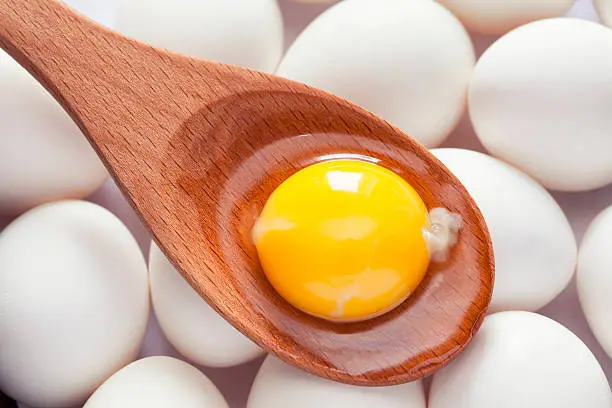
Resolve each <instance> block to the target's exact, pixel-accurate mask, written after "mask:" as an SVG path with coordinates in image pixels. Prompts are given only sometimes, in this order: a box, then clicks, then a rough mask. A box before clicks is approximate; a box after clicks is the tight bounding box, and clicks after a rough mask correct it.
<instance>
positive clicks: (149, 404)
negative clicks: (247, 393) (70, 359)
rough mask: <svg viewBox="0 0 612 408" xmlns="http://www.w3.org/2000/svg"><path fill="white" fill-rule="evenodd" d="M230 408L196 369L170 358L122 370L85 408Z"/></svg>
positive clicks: (150, 360)
mask: <svg viewBox="0 0 612 408" xmlns="http://www.w3.org/2000/svg"><path fill="white" fill-rule="evenodd" d="M111 407H112V408H169V407H177V408H178V407H180V408H228V405H227V402H225V399H224V398H223V396H222V395H221V393H220V392H219V390H218V389H217V387H215V385H214V384H213V383H212V382H211V381H210V380H209V379H208V378H207V377H206V376H205V375H204V374H202V373H201V372H200V371H199V370H198V369H197V368H195V367H193V366H191V365H189V364H187V363H185V362H183V361H180V360H177V359H175V358H171V357H148V358H144V359H142V360H138V361H136V362H133V363H132V364H130V365H128V366H127V367H124V368H122V369H121V370H119V371H118V372H117V373H115V374H114V375H113V376H112V377H110V378H109V379H108V380H107V381H106V382H105V383H104V384H102V386H101V387H100V388H98V390H97V391H96V392H95V393H94V394H93V395H92V396H91V398H90V399H89V400H88V401H87V403H86V404H85V406H84V407H83V408H111Z"/></svg>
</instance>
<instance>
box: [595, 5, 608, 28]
mask: <svg viewBox="0 0 612 408" xmlns="http://www.w3.org/2000/svg"><path fill="white" fill-rule="evenodd" d="M594 3H595V8H596V9H597V14H599V18H601V21H603V23H604V24H606V25H607V26H608V27H612V0H594Z"/></svg>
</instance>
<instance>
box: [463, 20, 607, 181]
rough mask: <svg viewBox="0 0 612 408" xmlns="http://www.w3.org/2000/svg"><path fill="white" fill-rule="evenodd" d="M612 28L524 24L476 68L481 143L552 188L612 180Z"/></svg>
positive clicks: (474, 113) (474, 96)
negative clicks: (611, 155)
mask: <svg viewBox="0 0 612 408" xmlns="http://www.w3.org/2000/svg"><path fill="white" fill-rule="evenodd" d="M611 107H612V30H610V29H609V28H607V27H603V26H602V25H600V24H596V23H593V22H589V21H583V20H577V19H569V18H559V19H548V20H542V21H538V22H535V23H530V24H528V25H525V26H523V27H520V28H518V29H516V30H514V31H512V32H510V33H508V34H507V35H506V36H504V37H502V38H501V39H499V40H498V41H497V42H495V43H494V44H493V45H492V46H491V47H490V48H489V49H488V50H487V51H486V52H485V53H484V54H483V56H482V57H481V59H480V60H479V61H478V64H477V65H476V69H475V71H474V76H473V79H472V82H471V85H470V90H469V111H470V116H471V119H472V123H473V125H474V129H475V131H476V133H477V135H478V137H479V139H480V141H481V142H482V144H483V145H484V146H485V148H487V150H489V151H490V152H491V153H492V154H493V155H495V156H497V157H499V158H501V159H502V160H504V161H507V162H509V163H512V164H514V165H515V166H517V167H519V168H521V169H522V170H523V171H525V172H527V173H528V174H530V175H532V176H533V177H535V178H536V179H537V180H539V181H540V182H541V183H542V184H544V186H545V187H547V188H550V189H553V190H563V191H584V190H589V189H594V188H598V187H602V186H605V185H607V184H609V183H610V182H612V160H610V154H609V152H610V151H612V137H610V134H612V115H611V114H610V111H611Z"/></svg>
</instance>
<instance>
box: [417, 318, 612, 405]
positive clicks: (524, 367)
mask: <svg viewBox="0 0 612 408" xmlns="http://www.w3.org/2000/svg"><path fill="white" fill-rule="evenodd" d="M610 406H612V393H611V392H610V386H609V385H608V381H607V380H606V376H605V374H604V372H603V370H602V369H601V367H600V366H599V363H598V362H597V360H596V359H595V357H594V356H593V354H592V353H591V351H590V350H589V349H588V348H587V346H586V345H585V344H584V343H583V342H582V341H581V340H580V339H579V338H578V337H576V336H575V335H574V334H573V333H572V332H570V331H569V330H567V329H566V328H565V327H563V326H562V325H560V324H559V323H557V322H555V321H553V320H551V319H549V318H547V317H544V316H540V315H537V314H534V313H529V312H503V313H498V314H494V315H491V316H489V317H487V318H486V319H485V321H484V324H483V325H482V328H481V329H480V332H479V333H478V334H477V335H476V337H475V338H474V340H473V342H472V344H471V345H470V346H469V347H468V348H467V349H466V350H465V351H464V352H463V353H462V354H461V355H460V356H459V357H458V358H457V359H456V360H455V361H454V362H453V363H451V365H450V366H449V367H448V368H446V369H444V370H442V371H440V372H439V373H438V374H436V375H435V376H434V379H433V383H432V386H431V391H430V395H429V408H492V407H495V408H518V407H525V408H526V407H534V408H535V407H542V408H543V407H554V408H576V407H585V408H586V407H588V408H609V407H610Z"/></svg>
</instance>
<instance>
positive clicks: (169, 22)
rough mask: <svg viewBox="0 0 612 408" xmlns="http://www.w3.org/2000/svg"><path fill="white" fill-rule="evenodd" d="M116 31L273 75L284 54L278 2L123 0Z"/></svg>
mask: <svg viewBox="0 0 612 408" xmlns="http://www.w3.org/2000/svg"><path fill="white" fill-rule="evenodd" d="M115 29H117V30H118V31H119V32H121V33H123V34H125V35H127V36H129V37H132V38H135V39H137V40H140V41H143V42H146V43H149V44H151V45H154V46H157V47H161V48H166V49H169V50H170V51H174V52H178V53H181V54H186V55H189V56H192V57H199V58H203V59H207V60H213V61H217V62H224V63H228V64H233V65H239V66H242V67H246V68H252V69H256V70H259V71H264V72H273V71H274V69H275V68H276V66H277V65H278V61H279V60H280V58H281V55H282V52H283V20H282V16H281V12H280V9H279V7H278V4H277V2H276V0H248V1H244V0H206V1H194V0H155V2H154V3H151V2H150V1H149V0H124V1H123V3H122V5H121V6H120V8H119V11H118V15H117V21H116V23H115Z"/></svg>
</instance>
